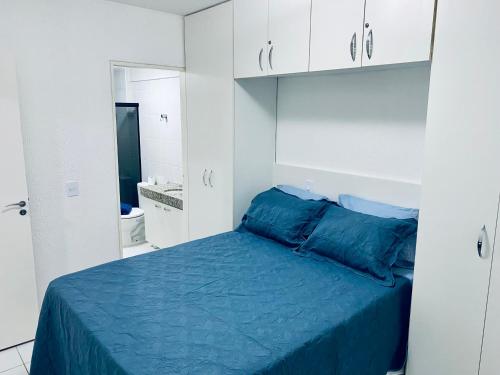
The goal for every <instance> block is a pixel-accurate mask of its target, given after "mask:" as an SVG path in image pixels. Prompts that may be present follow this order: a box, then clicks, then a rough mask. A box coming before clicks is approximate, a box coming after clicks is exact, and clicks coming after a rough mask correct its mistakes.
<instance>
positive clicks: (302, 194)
mask: <svg viewBox="0 0 500 375" xmlns="http://www.w3.org/2000/svg"><path fill="white" fill-rule="evenodd" d="M276 188H277V189H279V190H281V191H282V192H284V193H287V194H290V195H295V196H296V197H297V198H300V199H304V200H306V201H307V200H312V201H322V200H328V197H325V196H324V195H319V194H316V193H313V192H311V191H308V190H304V189H300V188H298V187H295V186H291V185H278V186H276Z"/></svg>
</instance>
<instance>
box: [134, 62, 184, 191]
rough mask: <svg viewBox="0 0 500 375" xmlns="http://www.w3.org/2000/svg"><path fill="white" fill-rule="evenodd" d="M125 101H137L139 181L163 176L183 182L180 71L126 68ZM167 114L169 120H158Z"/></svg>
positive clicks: (168, 179) (171, 180) (172, 180)
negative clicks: (140, 176) (139, 135)
mask: <svg viewBox="0 0 500 375" xmlns="http://www.w3.org/2000/svg"><path fill="white" fill-rule="evenodd" d="M127 101H128V102H132V103H139V127H140V134H141V164H142V180H143V181H144V182H147V181H148V177H150V176H151V177H163V178H165V179H166V180H167V181H169V182H176V183H182V182H183V172H182V170H183V168H182V128H181V89H180V74H179V72H176V71H166V70H158V69H133V68H132V69H128V74H127ZM161 114H166V115H167V116H168V122H167V121H165V120H161V118H160V116H161Z"/></svg>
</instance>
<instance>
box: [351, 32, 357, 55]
mask: <svg viewBox="0 0 500 375" xmlns="http://www.w3.org/2000/svg"><path fill="white" fill-rule="evenodd" d="M356 44H357V41H356V33H354V34H353V35H352V38H351V58H352V61H356V47H357V46H356Z"/></svg>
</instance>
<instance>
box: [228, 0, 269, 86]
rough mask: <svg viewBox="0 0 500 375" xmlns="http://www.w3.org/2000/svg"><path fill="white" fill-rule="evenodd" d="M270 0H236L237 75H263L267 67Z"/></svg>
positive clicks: (235, 67) (239, 76) (235, 57)
mask: <svg viewBox="0 0 500 375" xmlns="http://www.w3.org/2000/svg"><path fill="white" fill-rule="evenodd" d="M268 19H269V0H251V1H249V0H239V1H235V3H234V41H235V42H234V61H235V66H234V76H235V77H236V78H242V77H260V76H265V75H267V68H268V66H269V65H268V56H269V55H268V40H269V39H268V37H267V35H268Z"/></svg>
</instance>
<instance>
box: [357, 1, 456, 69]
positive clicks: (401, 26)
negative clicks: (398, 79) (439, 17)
mask: <svg viewBox="0 0 500 375" xmlns="http://www.w3.org/2000/svg"><path fill="white" fill-rule="evenodd" d="M433 21H434V0H366V11H365V32H364V53H363V66H373V65H385V64H398V63H406V62H416V61H426V60H429V59H430V54H431V43H432V28H433ZM462 26H463V25H462ZM367 44H369V46H367ZM370 50H371V52H370Z"/></svg>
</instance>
